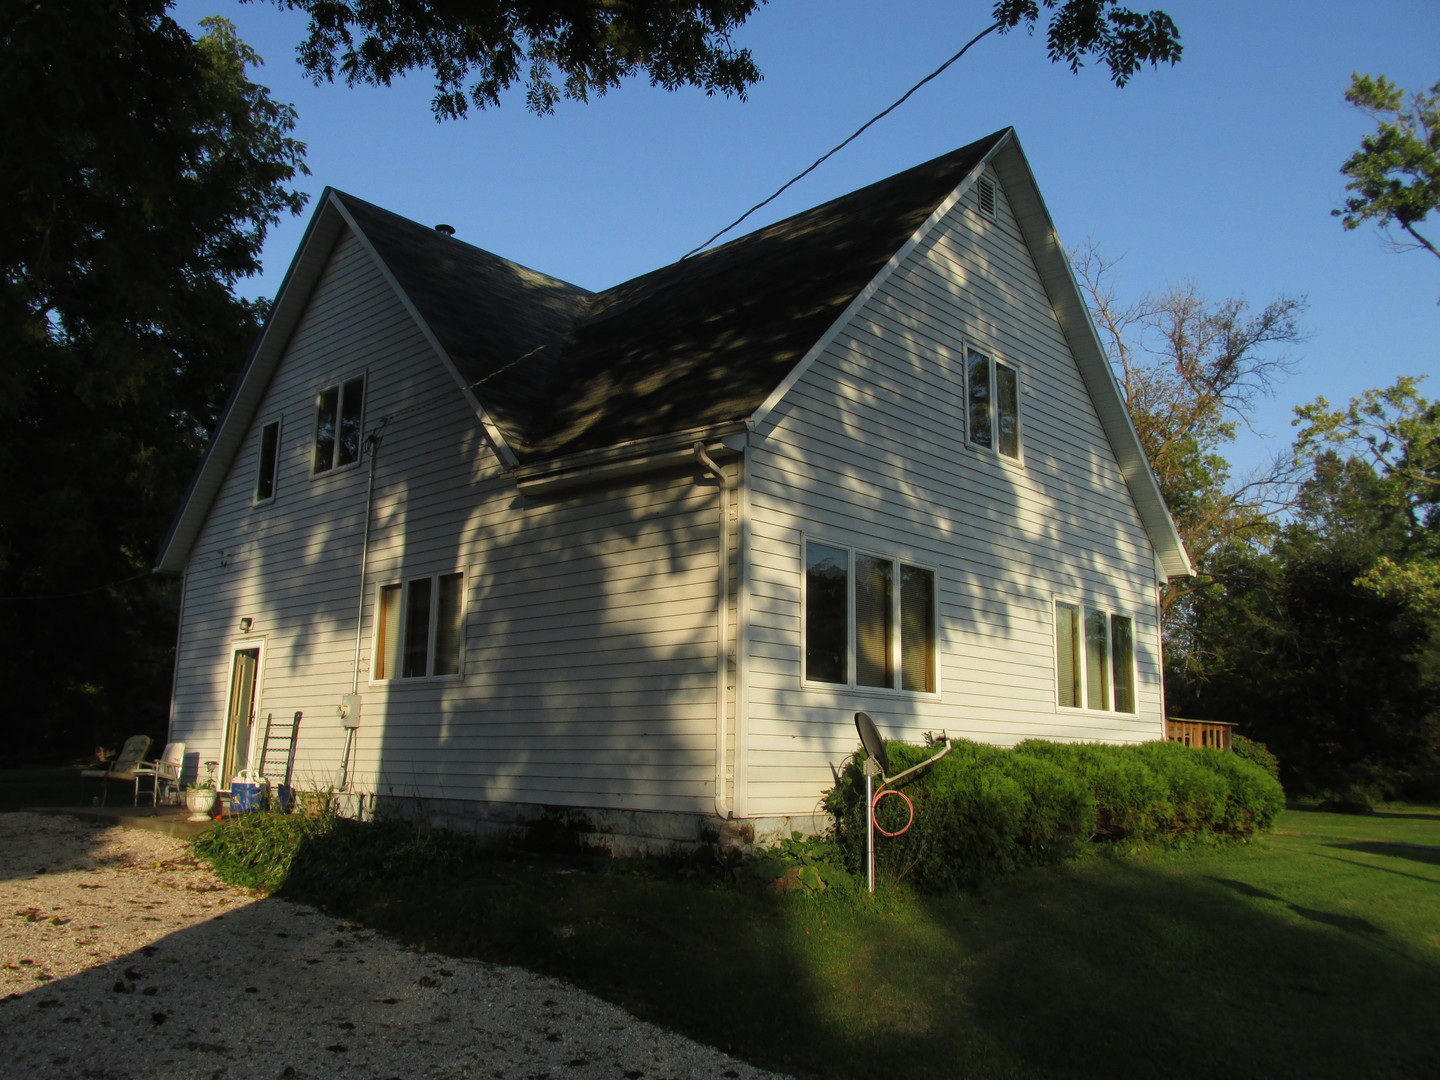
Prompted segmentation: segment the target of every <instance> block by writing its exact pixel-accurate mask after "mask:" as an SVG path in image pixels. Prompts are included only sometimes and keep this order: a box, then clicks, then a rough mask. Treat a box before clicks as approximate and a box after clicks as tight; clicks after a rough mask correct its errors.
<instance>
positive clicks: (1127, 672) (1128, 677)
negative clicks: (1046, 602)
mask: <svg viewBox="0 0 1440 1080" xmlns="http://www.w3.org/2000/svg"><path fill="white" fill-rule="evenodd" d="M1062 608H1063V609H1067V610H1069V611H1073V612H1076V613H1078V616H1079V619H1078V622H1079V630H1078V634H1077V635H1076V638H1075V648H1076V649H1078V652H1077V653H1076V654H1075V655H1073V657H1072V661H1071V662H1072V663H1073V664H1074V667H1075V678H1074V685H1075V687H1076V704H1070V703H1068V702H1066V700H1065V698H1066V696H1067V695H1066V692H1065V688H1064V687H1063V686H1062V684H1061V680H1062V675H1063V669H1064V663H1063V662H1062V657H1061V653H1060V650H1061V646H1062V640H1061V632H1060V612H1061V609H1062ZM1051 613H1052V621H1051V624H1050V626H1051V631H1052V633H1053V634H1054V636H1055V641H1054V645H1055V648H1054V652H1053V656H1054V658H1055V707H1056V708H1057V709H1061V710H1064V711H1065V712H1086V713H1105V714H1113V715H1117V716H1135V715H1137V714H1138V713H1139V711H1140V710H1139V701H1138V698H1139V671H1138V668H1137V665H1136V661H1135V640H1136V639H1135V617H1134V616H1133V615H1130V614H1129V613H1127V612H1124V611H1117V610H1115V609H1114V608H1110V607H1106V606H1103V605H1100V604H1093V603H1085V602H1083V601H1080V600H1075V599H1072V598H1067V597H1056V598H1055V601H1054V603H1053V604H1052V605H1051ZM1094 616H1103V617H1104V620H1105V640H1104V656H1103V658H1102V661H1101V663H1100V665H1099V667H1100V668H1101V669H1103V670H1102V675H1103V678H1104V682H1105V684H1106V685H1105V688H1104V691H1103V692H1104V696H1105V705H1104V706H1103V707H1099V706H1095V705H1092V704H1090V696H1091V691H1092V690H1093V689H1094V685H1093V680H1092V677H1091V666H1092V665H1091V664H1090V662H1089V661H1090V656H1089V652H1088V641H1089V631H1088V626H1089V623H1090V620H1091V618H1092V617H1094ZM1117 619H1118V620H1123V621H1124V622H1125V624H1126V625H1127V627H1128V629H1129V637H1130V641H1129V656H1128V658H1127V659H1126V662H1125V663H1124V665H1123V666H1122V665H1121V664H1120V663H1119V662H1118V658H1117V657H1116V650H1115V637H1116V634H1115V631H1116V620H1117ZM1122 673H1123V675H1124V680H1123V682H1124V686H1123V687H1122V685H1121V683H1122V680H1121V678H1120V675H1121V674H1122ZM1126 693H1128V695H1129V699H1130V701H1129V708H1124V707H1123V705H1124V702H1123V696H1122V695H1123V694H1126Z"/></svg>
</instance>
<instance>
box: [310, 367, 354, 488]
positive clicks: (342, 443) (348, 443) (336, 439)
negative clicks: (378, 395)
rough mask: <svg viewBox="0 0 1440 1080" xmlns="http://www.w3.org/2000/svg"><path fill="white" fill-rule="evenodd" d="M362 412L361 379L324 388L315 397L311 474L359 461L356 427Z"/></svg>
mask: <svg viewBox="0 0 1440 1080" xmlns="http://www.w3.org/2000/svg"><path fill="white" fill-rule="evenodd" d="M364 410H365V376H363V375H361V376H359V377H358V378H354V379H350V380H349V381H348V382H344V383H340V384H338V385H336V386H327V387H326V388H325V389H324V390H321V391H320V393H319V394H317V395H316V396H315V472H316V473H317V474H318V473H324V472H329V471H330V470H331V469H336V468H339V467H340V466H342V465H352V464H354V463H355V462H357V461H359V460H360V427H361V418H362V417H363V415H364Z"/></svg>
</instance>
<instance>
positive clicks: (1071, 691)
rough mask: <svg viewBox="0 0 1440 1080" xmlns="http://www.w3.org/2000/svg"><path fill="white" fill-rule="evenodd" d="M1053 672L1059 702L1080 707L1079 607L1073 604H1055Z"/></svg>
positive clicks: (1070, 706) (1070, 707)
mask: <svg viewBox="0 0 1440 1080" xmlns="http://www.w3.org/2000/svg"><path fill="white" fill-rule="evenodd" d="M1055 672H1056V681H1057V683H1058V684H1059V687H1058V688H1059V696H1060V704H1061V705H1063V706H1065V707H1066V708H1067V709H1078V708H1079V707H1080V609H1079V608H1078V607H1076V606H1075V605H1074V604H1056V605H1055Z"/></svg>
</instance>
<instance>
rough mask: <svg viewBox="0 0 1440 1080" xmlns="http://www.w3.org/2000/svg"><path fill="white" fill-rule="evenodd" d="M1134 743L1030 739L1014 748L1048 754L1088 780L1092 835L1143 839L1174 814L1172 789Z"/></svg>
mask: <svg viewBox="0 0 1440 1080" xmlns="http://www.w3.org/2000/svg"><path fill="white" fill-rule="evenodd" d="M1130 750H1131V748H1130V747H1124V746H1103V745H1100V744H1098V743H1054V742H1046V741H1044V740H1041V739H1031V740H1029V741H1027V742H1023V743H1021V744H1020V745H1019V746H1017V747H1016V748H1015V752H1016V753H1017V754H1021V755H1027V756H1038V757H1044V758H1046V759H1048V760H1050V761H1052V762H1054V763H1055V764H1057V765H1059V766H1060V767H1061V768H1063V769H1065V770H1067V771H1068V772H1071V773H1073V774H1074V775H1075V776H1076V778H1077V779H1078V780H1080V781H1081V782H1082V783H1084V784H1087V785H1088V786H1089V788H1090V791H1091V793H1092V797H1093V798H1094V802H1095V826H1094V828H1093V829H1092V831H1091V835H1093V836H1095V837H1098V838H1101V839H1106V840H1122V839H1127V838H1136V839H1143V838H1149V837H1153V836H1155V835H1156V833H1157V829H1158V826H1159V823H1160V822H1162V821H1167V820H1169V818H1170V817H1171V816H1173V812H1174V811H1173V807H1172V805H1171V800H1170V795H1169V791H1168V790H1167V788H1166V786H1165V784H1164V783H1162V782H1161V779H1160V777H1159V775H1157V774H1156V772H1155V770H1154V769H1153V768H1151V767H1150V766H1149V765H1148V764H1146V763H1145V762H1144V761H1142V760H1141V759H1140V758H1139V757H1137V756H1136V755H1135V754H1133V753H1130V752H1128V751H1130Z"/></svg>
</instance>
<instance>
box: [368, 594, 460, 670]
mask: <svg viewBox="0 0 1440 1080" xmlns="http://www.w3.org/2000/svg"><path fill="white" fill-rule="evenodd" d="M464 580H465V578H464V575H463V574H439V575H436V576H434V577H422V578H412V579H410V580H409V581H405V582H395V583H393V584H390V585H382V586H380V595H379V599H378V601H377V603H376V609H375V659H374V663H373V664H372V670H373V677H374V678H376V679H420V678H425V677H426V676H432V675H458V674H460V650H461V646H462V643H463V638H464V625H465V624H464Z"/></svg>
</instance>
